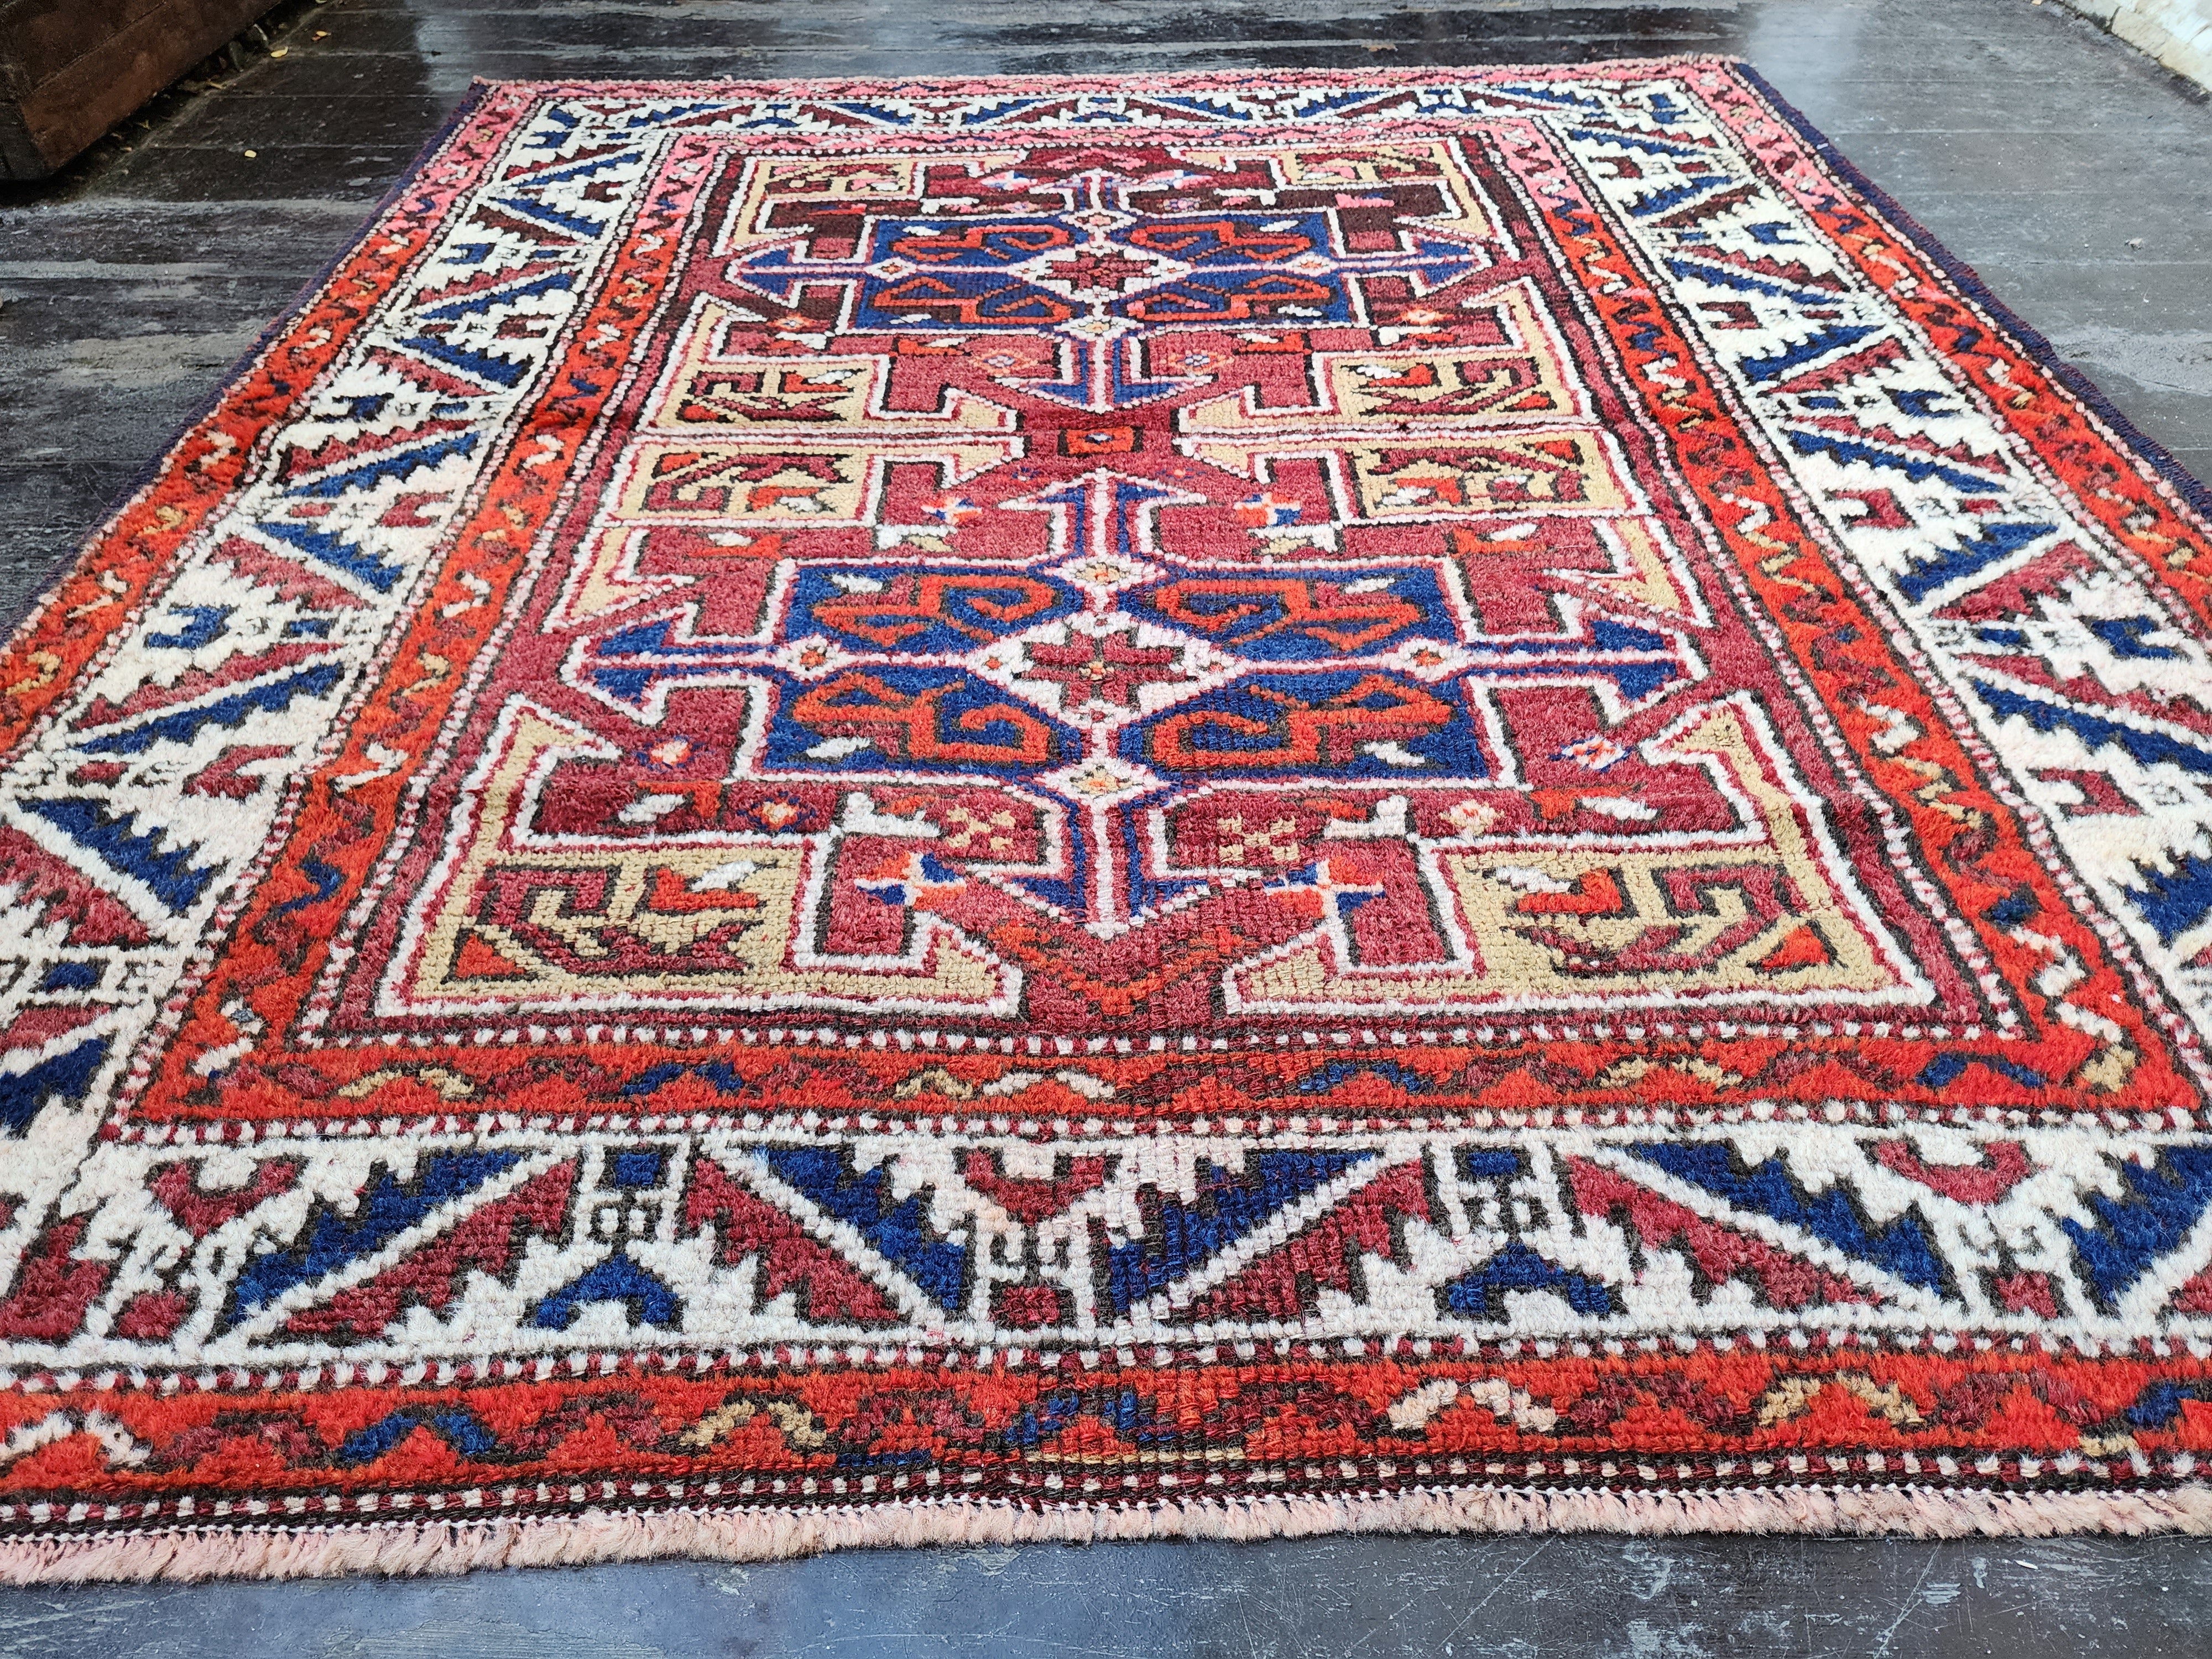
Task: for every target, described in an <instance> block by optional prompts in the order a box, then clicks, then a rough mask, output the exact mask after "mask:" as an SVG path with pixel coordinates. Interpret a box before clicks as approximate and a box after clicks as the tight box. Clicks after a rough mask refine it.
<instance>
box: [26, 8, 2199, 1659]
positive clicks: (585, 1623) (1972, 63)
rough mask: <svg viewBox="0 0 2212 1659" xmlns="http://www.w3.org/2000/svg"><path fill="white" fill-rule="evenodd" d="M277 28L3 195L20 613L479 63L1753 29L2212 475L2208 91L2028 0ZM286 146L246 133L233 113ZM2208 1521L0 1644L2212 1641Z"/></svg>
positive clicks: (1821, 114) (613, 1577)
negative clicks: (262, 43)
mask: <svg viewBox="0 0 2212 1659" xmlns="http://www.w3.org/2000/svg"><path fill="white" fill-rule="evenodd" d="M271 29H272V33H275V35H276V44H277V45H278V46H282V47H283V51H284V56H283V58H281V59H271V58H259V59H257V60H256V61H254V62H252V63H251V64H249V66H248V67H247V68H246V69H245V70H243V71H240V72H236V73H231V74H227V75H226V76H224V77H223V79H222V85H221V87H220V88H219V89H214V90H201V91H196V92H190V93H177V94H170V95H168V96H166V97H165V98H163V99H162V100H160V101H159V102H158V103H157V105H156V106H155V107H153V108H152V109H150V110H149V111H147V112H143V114H142V116H141V117H140V118H137V120H134V121H133V122H131V123H130V124H128V125H126V126H125V129H124V131H122V132H121V133H120V134H119V135H118V136H117V137H114V138H112V139H111V140H109V141H107V142H106V143H103V144H101V145H100V147H99V148H98V149H96V150H95V151H94V153H93V154H92V155H88V157H86V158H85V159H84V160H83V161H81V162H80V163H78V164H77V165H76V166H75V167H72V168H70V170H69V172H68V173H65V174H64V175H63V176H62V177H60V178H58V179H53V180H49V181H47V182H46V184H44V185H40V186H37V187H35V188H29V189H24V188H17V189H15V190H13V191H5V192H0V503H4V504H5V507H6V508H7V510H6V511H5V512H4V513H0V613H5V614H8V615H13V614H14V613H15V612H16V611H19V610H20V609H21V607H22V605H25V604H27V602H28V600H29V599H31V598H32V597H33V595H34V594H35V592H36V591H37V590H38V588H39V587H40V586H41V585H42V584H43V583H44V582H45V581H46V580H47V579H48V578H49V576H50V575H51V574H52V571H53V570H54V568H55V566H56V564H57V562H58V561H60V560H63V559H64V558H66V557H67V556H69V555H70V553H71V552H72V551H73V550H75V549H76V546H77V545H78V544H80V543H81V541H82V538H83V537H84V536H85V534H86V533H87V532H88V530H89V529H90V528H91V527H92V526H94V523H95V522H96V521H97V520H98V519H99V518H100V515H101V514H102V513H103V512H104V511H105V509H106V505H107V504H108V503H109V502H110V501H112V499H113V498H114V497H115V496H116V495H118V494H119V493H120V492H122V491H123V490H124V489H125V487H126V486H127V485H128V484H129V483H130V481H131V478H132V477H134V476H135V475H136V474H137V471H139V470H140V469H141V468H143V467H144V466H145V465H148V464H149V462H151V461H152V460H154V459H155V458H156V457H157V456H158V455H159V454H160V453H161V450H162V448H163V447H164V446H165V445H166V443H167V441H168V439H169V437H170V435H172V434H173V432H174V431H175V429H176V428H178V426H179V424H180V423H181V422H183V421H184V420H185V417H186V416H189V415H190V414H191V411H192V410H194V409H195V408H196V407H197V405H198V404H199V403H200V402H201V401H202V400H203V399H204V398H206V397H207V395H208V394H209V392H210V391H212V390H213V388H214V387H215V386H216V383H217V381H218V380H220V379H221V377H222V373H223V371H224V368H225V367H226V366H227V365H228V363H229V362H231V361H232V360H233V358H234V357H235V356H237V355H238V354H239V353H240V352H241V351H243V350H244V349H246V347H247V346H248V345H249V344H251V343H252V340H253V339H254V337H255V336H256V335H257V333H258V331H259V330H260V329H261V328H262V326H263V325H265V324H266V323H267V322H268V321H269V320H270V319H272V318H273V317H275V316H276V314H277V313H278V312H279V311H281V310H282V309H283V307H284V306H285V305H286V304H287V303H288V302H289V301H290V299H291V297H292V296H293V295H294V294H295V293H296V292H297V291H298V289H300V288H301V285H302V284H303V283H306V282H307V280H308V279H309V278H310V277H311V276H313V274H314V272H315V271H316V270H318V269H319V267H320V266H321V265H322V264H323V263H324V262H325V260H327V259H328V258H331V256H332V255H334V254H335V253H337V252H338V251H339V249H341V248H342V247H343V246H344V245H345V244H346V243H347V241H348V240H349V239H350V237H351V235H352V234H353V232H354V229H355V228H356V226H357V224H358V223H359V222H360V221H361V219H362V216H364V215H365V214H366V213H367V212H368V210H369V208H370V207H371V206H372V205H373V204H374V203H375V201H376V200H377V199H378V197H380V196H381V195H382V194H383V192H384V191H385V190H386V187H387V186H388V185H390V184H391V182H392V179H394V178H396V177H397V176H398V173H399V172H400V170H401V169H402V168H403V167H404V166H405V164H406V162H407V161H408V160H409V158H410V156H411V155H413V154H414V152H415V151H416V149H417V148H418V147H419V146H420V144H421V143H422V141H423V140H424V138H425V137H428V134H429V133H430V132H431V131H433V130H434V129H435V127H436V125H437V124H438V122H439V120H440V119H441V117H442V116H443V114H444V113H445V112H447V110H449V109H451V108H452V107H453V105H454V103H455V102H457V101H458V100H459V98H460V97H461V96H462V94H464V93H465V91H466V89H467V88H468V84H469V82H470V81H471V78H472V77H475V76H593V75H603V76H702V75H738V76H762V77H766V76H812V75H836V74H896V75H940V74H941V75H976V74H989V73H1042V72H1055V73H1085V74H1111V73H1115V72H1119V71H1123V70H1165V69H1206V68H1227V67H1243V68H1250V69H1254V70H1260V69H1264V68H1266V67H1268V66H1279V67H1299V68H1304V67H1360V66H1364V65H1369V64H1387V65H1390V66H1394V67H1402V66H1407V65H1413V64H1469V63H1498V62H1533V61H1544V60H1553V61H1557V60H1579V59H1589V58H1607V57H1620V56H1632V55H1642V54H1650V53H1662V52H1734V53H1738V54H1741V56H1744V57H1746V58H1750V59H1751V60H1752V61H1753V63H1755V64H1757V65H1758V66H1759V68H1760V69H1761V70H1763V71H1764V72H1765V74H1766V75H1767V76H1769V77H1770V78H1771V80H1773V81H1774V82H1776V83H1777V84H1778V86H1779V87H1780V88H1781V90H1782V92H1783V94H1784V96H1786V97H1788V98H1790V100H1793V101H1794V102H1796V104H1797V105H1798V106H1799V107H1800V108H1802V109H1803V110H1804V111H1805V112H1807V114H1808V115H1809V116H1810V117H1811V118H1812V119H1813V120H1814V122H1815V123H1816V124H1817V125H1820V127H1821V128H1822V129H1824V130H1825V131H1826V132H1827V133H1828V134H1829V136H1830V137H1833V138H1834V139H1835V140H1836V141H1837V142H1838V144H1839V145H1840V146H1841V148H1842V149H1844V151H1845V153H1846V154H1848V155H1850V156H1851V157H1852V159H1853V160H1854V161H1857V162H1858V164H1859V165H1860V166H1861V167H1863V168H1864V169H1865V170H1866V171H1867V172H1868V173H1870V174H1871V175H1872V176H1873V177H1874V179H1875V180H1876V181H1877V182H1878V183H1880V184H1881V185H1882V186H1883V187H1884V188H1885V189H1887V190H1888V191H1890V192H1891V193H1892V194H1893V195H1894V196H1895V197H1898V199H1899V200H1900V201H1901V202H1902V203H1904V204H1905V207H1906V208H1907V209H1908V210H1910V211H1911V212H1912V213H1913V214H1914V215H1916V216H1917V217H1919V218H1920V219H1921V220H1922V222H1923V223H1925V224H1926V225H1927V226H1928V227H1929V228H1930V229H1931V230H1933V231H1934V232H1935V233H1936V235H1937V236H1938V237H1940V238H1941V239H1942V240H1943V241H1944V242H1945V243H1946V244H1948V246H1950V248H1951V249H1952V250H1953V251H1954V252H1956V253H1958V254H1960V256H1961V257H1963V258H1966V260H1968V261H1969V262H1970V263H1972V264H1974V265H1976V266H1978V268H1979V269H1980V270H1981V271H1982V273H1983V275H1984V276H1985V277H1986V278H1987V279H1988V281H1989V283H1990V286H1991V287H1992V288H1993V289H1995V290H1996V292H1997V293H1998V294H1999V295H2001V296H2002V297H2003V298H2004V299H2005V300H2006V301H2008V303H2009V304H2011V305H2012V306H2013V307H2015V309H2016V310H2017V311H2019V312H2020V313H2021V314H2022V315H2023V316H2025V317H2026V318H2027V319H2028V320H2029V321H2030V322H2031V323H2033V324H2034V325H2036V326H2037V327H2039V329H2041V330H2042V331H2044V332H2045V333H2046V334H2047V335H2048V336H2049V337H2051V339H2052V340H2053V341H2054V342H2055V343H2057V346H2058V347H2059V349H2061V350H2062V351H2063V353H2064V354H2065V355H2066V356H2068V357H2069V358H2070V359H2071V360H2073V361H2074V362H2076V363H2077V364H2079V365H2080V366H2081V368H2083V369H2084V370H2085V371H2086V372H2087V373H2088V374H2090V375H2091V377H2092V378H2093V379H2094V380H2096V381H2097V382H2098V383H2099V385H2100V386H2102V387H2103V388H2104V389H2105V390H2106V392H2108V393H2110V394H2111V395H2112V398H2113V399H2114V401H2116V402H2117V403H2118V404H2119V406H2120V407H2121V409H2122V410H2124V411H2125V412H2126V413H2127V414H2128V416H2130V418H2131V419H2133V420H2134V421H2135V422H2136V423H2137V424H2138V425H2139V426H2141V427H2142V428H2143V430H2144V431H2146V432H2147V433H2148V434H2149V435H2151V436H2153V437H2154V438H2155V439H2157V440H2158V441H2160V442H2161V443H2163V444H2165V445H2166V447H2168V448H2170V449H2172V451H2173V452H2174V453H2176V454H2177V455H2178V456H2179V457H2180V458H2181V459H2182V460H2183V462H2184V464H2185V465H2188V466H2189V467H2190V468H2191V470H2192V471H2195V472H2196V473H2197V475H2198V476H2199V477H2212V106H2208V102H2207V100H2206V97H2205V94H2203V93H2201V92H2198V91H2197V90H2195V89H2194V88H2190V87H2188V86H2187V85H2186V84H2185V83H2184V82H2180V81H2179V80H2177V79H2176V78H2174V77H2173V76H2169V75H2167V74H2166V73H2165V72H2164V71H2162V70H2159V69H2158V68H2157V67H2156V66H2155V65H2154V64H2151V63H2150V62H2149V61H2148V59H2146V58H2142V57H2140V56H2138V55H2136V53H2134V52H2131V51H2130V49H2128V48H2126V47H2124V46H2120V45H2119V44H2118V43H2117V42H2115V41H2113V40H2111V39H2110V38H2109V37H2106V36H2105V35H2102V34H2100V33H2098V32H2097V31H2096V30H2094V29H2093V27H2090V26H2089V25H2088V24H2087V23H2086V22H2085V21H2083V20H2082V19H2081V18H2080V17H2079V16H2078V15H2075V14H2073V13H2071V12H2069V11H2067V10H2065V9H2063V8H2061V7H2059V6H2057V5H2056V4H2045V3H2041V0H1680V3H1675V4H1671V5H1640V4H1629V3H1604V0H1583V3H1581V4H1577V5H1549V4H1545V3H1541V0H1459V3H1448V0H1447V3H1437V4H1434V5H1426V6H1422V5H1399V4H1389V3H1382V0H1276V3H1272V4H1261V3H1255V0H1241V3H1233V4H1216V5H1208V4H1203V3H1194V0H604V3H593V0H330V3H327V4H322V5H318V4H315V3H313V0H287V3H286V4H285V5H284V7H283V8H282V9H280V10H279V12H278V13H277V14H276V17H275V19H274V21H272V23H271ZM248 150H252V151H253V152H255V154H254V155H253V156H252V157H251V158H248V157H247V156H246V154H245V152H246V151H248ZM2208 1625H2212V1547H2206V1546H2202V1545H2198V1544H2195V1543H2191V1542H2187V1541H2174V1540H2158V1541H2124V1540H2080V1541H2055V1542H2028V1541H1987V1540H1984V1541H1966V1542H1960V1543H1955V1544H1925V1543H1914V1542H1910V1541H1870V1542H1844V1541H1820V1540H1783V1541H1757V1540H1741V1539H1714V1540H1692V1541H1666V1540H1660V1541H1637V1540H1627V1539H1607V1538H1556V1539H1550V1540H1528V1539H1335V1540H1321V1541H1309V1542H1304V1543H1297V1544H1283V1545H1273V1546H1266V1547H1223V1546H1204V1545H1194V1546H1182V1545H1156V1546H1131V1547H1097V1548H1093V1549H1090V1550H1070V1549H1062V1548H1042V1549H1036V1550H1030V1551H1025V1552H1018V1553H1017V1552H1012V1551H1004V1552H965V1553H961V1552H949V1551H948V1552H929V1553H897V1552H887V1553H872V1554H854V1555H849V1556H843V1557H836V1558H830V1559H824V1560H821V1561H817V1562H810V1563H798V1564H787V1565H775V1566H765V1567H753V1568H750V1569H743V1570H737V1569H725V1568H718V1567H690V1566H683V1565H668V1566H640V1567H622V1568H601V1569H593V1570H589V1571H572V1572H567V1573H558V1574H544V1573H540V1574H523V1575H512V1574H510V1575H497V1574H495V1575H487V1576H484V1577H478V1578H472V1579H469V1580H465V1581H459V1582H455V1583H427V1584H406V1585H399V1584H391V1585H379V1584H365V1583H338V1584H306V1585H238V1586H212V1587H205V1588H195V1589H151V1590H149V1589H137V1588H116V1589H84V1590H52V1591H15V1592H0V1656H14V1655H48V1654H52V1655H63V1654H86V1653H98V1654H102V1655H113V1656H118V1659H120V1656H148V1659H150V1656H156V1655H161V1656H169V1655H176V1656H186V1655H189V1656H193V1659H198V1656H203V1655H207V1654H210V1653H220V1654H222V1655H225V1656H229V1655H234V1654H235V1655H246V1654H271V1655H283V1656H288V1659H289V1656H300V1659H322V1656H339V1655H346V1656H351V1655H362V1656H372V1659H417V1656H424V1659H427V1656H432V1655H436V1656H445V1655H448V1654H452V1655H473V1654H493V1655H501V1656H507V1655H512V1656H526V1659H569V1656H582V1655H586V1654H589V1655H595V1656H596V1655H609V1656H621V1659H648V1656H663V1655H678V1654H683V1655H689V1654H704V1653H729V1654H753V1653H759V1654H775V1655H786V1654H800V1653H810V1654H811V1653H822V1654H829V1653H841V1654H842V1653H850V1654H855V1655H869V1656H874V1655H890V1656H903V1655H909V1654H912V1655H926V1654H927V1655H936V1654H956V1653H961V1654H965V1653H978V1654H981V1653H992V1654H999V1653H1035V1654H1038V1655H1068V1656H1074V1655H1092V1656H1108V1655H1112V1656H1122V1655H1138V1654H1161V1653H1193V1654H1206V1655H1223V1656H1229V1655H1255V1656H1258V1655H1286V1656H1287V1655H1300V1656H1302V1655H1309V1654H1310V1655H1340V1654H1350V1653H1355V1652H1356V1653H1358V1655H1361V1656H1363V1659H1366V1656H1389V1655H1400V1654H1406V1655H1412V1654H1419V1655H1428V1656H1434V1655H1439V1654H1441V1655H1447V1656H1453V1659H1474V1656H1494V1659H1509V1656H1510V1659H1534V1656H1540V1655H1541V1656H1544V1659H1550V1656H1554V1655H1559V1656H1567V1655H1579V1654H1588V1655H1592V1656H1598V1655H1603V1656H1615V1655H1619V1656H1635V1659H1702V1656H1706V1655H1726V1656H1730V1659H1735V1656H1745V1659H1763V1656H1767V1655H1775V1656H1782V1655H1790V1656H1803V1659H1816V1656H1820V1659H1825V1656H1842V1655H1871V1656H1882V1659H1890V1656H1897V1659H1906V1656H1953V1655H1970V1654H1971V1655H1986V1654H2002V1655H2004V1656H2006V1659H2043V1656H2057V1655H2062V1654H2063V1655H2069V1656H2074V1655H2081V1656H2091V1655H2112V1656H2127V1659H2163V1656H2177V1659H2178V1656H2201V1655H2203V1654H2205V1653H2207V1652H2212V1636H2208V1635H2207V1634H2206V1633H2205V1632H2206V1628H2207V1626H2208Z"/></svg>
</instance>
